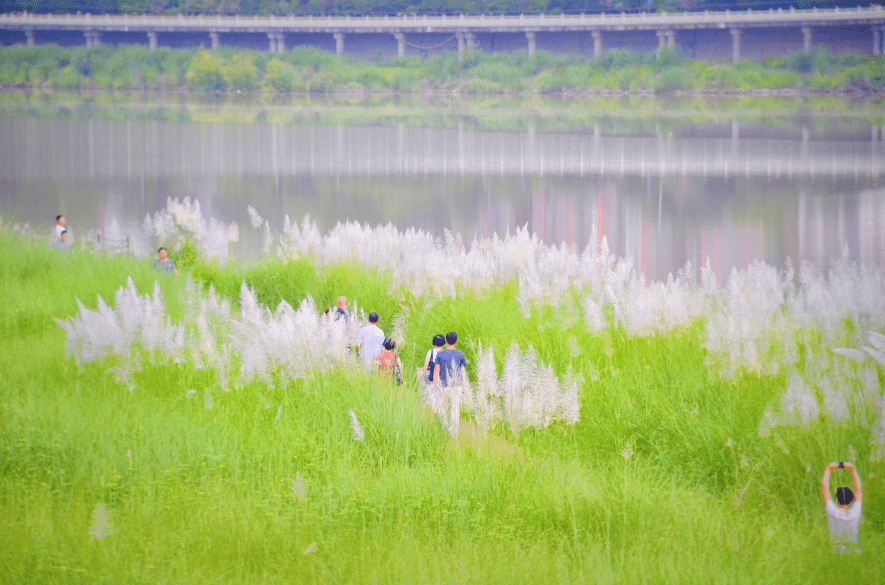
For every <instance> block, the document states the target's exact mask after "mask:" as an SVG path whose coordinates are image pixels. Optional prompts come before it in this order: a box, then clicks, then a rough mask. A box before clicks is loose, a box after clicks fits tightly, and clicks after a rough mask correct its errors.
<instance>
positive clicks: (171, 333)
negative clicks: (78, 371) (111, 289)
mask: <svg viewBox="0 0 885 585" xmlns="http://www.w3.org/2000/svg"><path fill="white" fill-rule="evenodd" d="M115 300H116V308H115V309H111V308H110V307H109V306H108V305H107V303H105V301H104V299H102V298H101V297H99V298H98V310H97V311H91V310H89V309H87V308H86V307H85V306H84V305H83V303H82V302H80V300H79V299H78V300H77V305H78V307H79V308H80V312H79V314H78V315H76V316H73V317H70V318H69V319H56V322H57V323H58V324H59V325H60V326H61V327H62V328H63V329H64V330H65V333H66V334H67V336H66V337H67V340H66V349H67V351H68V353H69V354H70V355H73V356H74V358H75V360H76V361H77V364H78V365H79V364H81V363H83V362H90V361H94V360H101V359H104V358H106V357H108V356H110V355H115V356H117V357H118V358H120V359H121V360H127V359H130V357H131V355H130V354H131V349H132V347H133V346H135V345H138V346H140V347H142V348H143V349H145V350H147V351H148V353H149V356H150V359H151V361H154V359H155V353H159V354H160V359H161V360H162V361H169V360H170V359H173V358H174V357H175V356H177V355H179V354H180V353H181V352H182V351H183V350H184V347H185V334H184V327H182V326H175V325H172V323H171V321H170V319H169V317H168V316H167V315H166V311H165V306H164V304H163V296H162V291H161V290H160V288H159V286H158V285H155V286H154V292H153V295H144V296H140V295H139V294H138V291H137V290H136V288H135V283H134V282H132V279H131V278H130V279H128V280H127V283H126V286H125V287H120V289H119V290H118V291H117V294H116V299H115ZM133 359H135V358H133ZM121 365H122V364H121ZM127 367H129V366H126V365H122V369H121V371H123V370H125V369H126V368H127ZM138 369H140V368H136V369H135V371H137V370H138Z"/></svg>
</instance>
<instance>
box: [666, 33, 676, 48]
mask: <svg viewBox="0 0 885 585" xmlns="http://www.w3.org/2000/svg"><path fill="white" fill-rule="evenodd" d="M667 46H668V47H670V48H671V49H672V48H673V47H675V46H676V31H675V30H673V29H672V28H671V29H667Z"/></svg>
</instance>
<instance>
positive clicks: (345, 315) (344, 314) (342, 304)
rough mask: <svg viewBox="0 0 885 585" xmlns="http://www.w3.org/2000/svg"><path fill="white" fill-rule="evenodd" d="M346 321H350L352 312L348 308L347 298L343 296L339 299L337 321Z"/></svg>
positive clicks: (336, 313)
mask: <svg viewBox="0 0 885 585" xmlns="http://www.w3.org/2000/svg"><path fill="white" fill-rule="evenodd" d="M338 319H344V320H345V321H350V311H349V310H348V308H347V297H346V296H344V295H341V296H340V297H338V308H337V309H335V320H336V321H337V320H338Z"/></svg>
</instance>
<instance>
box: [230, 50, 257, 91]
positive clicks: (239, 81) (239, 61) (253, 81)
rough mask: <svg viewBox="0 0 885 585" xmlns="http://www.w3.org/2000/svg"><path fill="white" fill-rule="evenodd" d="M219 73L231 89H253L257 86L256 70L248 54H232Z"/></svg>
mask: <svg viewBox="0 0 885 585" xmlns="http://www.w3.org/2000/svg"><path fill="white" fill-rule="evenodd" d="M221 74H222V76H224V81H225V82H226V83H227V87H228V88H229V89H231V90H242V91H254V90H255V89H256V88H257V87H258V70H257V69H256V68H255V65H254V64H253V63H252V59H250V58H249V56H248V55H246V56H243V55H234V56H233V57H232V58H231V60H230V61H228V62H227V63H225V64H224V66H223V67H222V69H221Z"/></svg>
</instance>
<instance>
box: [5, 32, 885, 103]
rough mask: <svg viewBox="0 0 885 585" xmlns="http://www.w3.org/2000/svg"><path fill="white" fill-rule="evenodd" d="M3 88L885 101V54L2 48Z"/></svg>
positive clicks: (134, 46)
mask: <svg viewBox="0 0 885 585" xmlns="http://www.w3.org/2000/svg"><path fill="white" fill-rule="evenodd" d="M0 87H7V88H30V89H40V90H82V89H100V90H138V91H190V92H214V93H225V92H230V93H234V94H242V93H261V94H267V95H290V94H299V93H301V94H325V95H332V94H334V95H404V94H405V95H408V94H420V95H437V96H474V95H518V96H534V95H554V96H565V97H574V98H586V97H595V96H619V95H624V94H627V95H674V94H675V95H753V96H771V95H780V96H797V95H839V96H863V97H867V98H870V99H878V100H879V101H880V103H881V99H882V97H883V96H885V58H883V56H875V57H869V56H864V55H859V54H840V55H836V56H834V55H831V54H829V53H828V52H827V51H826V50H824V49H821V48H815V49H812V50H811V51H809V52H808V53H795V54H792V55H787V56H784V57H772V58H768V59H765V60H764V61H763V62H761V63H758V62H755V61H750V60H742V61H739V62H737V63H731V62H730V61H728V62H712V63H711V62H705V61H696V60H693V59H689V58H687V57H685V56H684V55H683V54H682V53H681V52H680V51H679V50H678V48H677V49H675V50H671V49H664V50H662V51H661V52H660V54H657V53H655V52H650V53H638V52H633V51H628V50H623V49H611V50H608V51H605V52H603V54H602V55H601V56H600V57H599V58H596V59H587V58H584V57H580V56H575V55H557V54H553V53H547V52H544V51H538V52H537V53H535V54H534V55H533V56H531V57H530V56H529V55H528V54H527V53H523V52H517V53H509V54H504V53H482V52H478V51H475V52H468V53H466V54H464V55H463V56H461V57H460V58H459V56H458V55H457V54H455V53H451V54H443V55H433V56H431V57H428V58H426V59H421V58H420V57H417V56H408V57H397V58H385V57H382V56H380V55H379V56H378V57H376V58H373V59H369V60H361V59H357V58H353V57H347V56H336V55H333V54H331V53H328V52H324V51H321V50H318V49H313V48H308V47H296V48H294V49H292V50H290V51H287V52H285V53H281V54H274V53H269V52H263V51H252V50H236V49H233V48H229V47H222V48H219V49H218V50H217V51H215V52H209V51H207V50H205V49H172V48H169V47H161V48H159V49H157V50H154V51H151V50H150V49H149V48H147V47H144V46H137V45H128V46H117V47H113V46H107V45H100V46H97V47H92V48H85V47H74V48H64V47H59V46H57V45H39V46H35V47H27V46H24V45H14V46H10V47H2V48H0Z"/></svg>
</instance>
